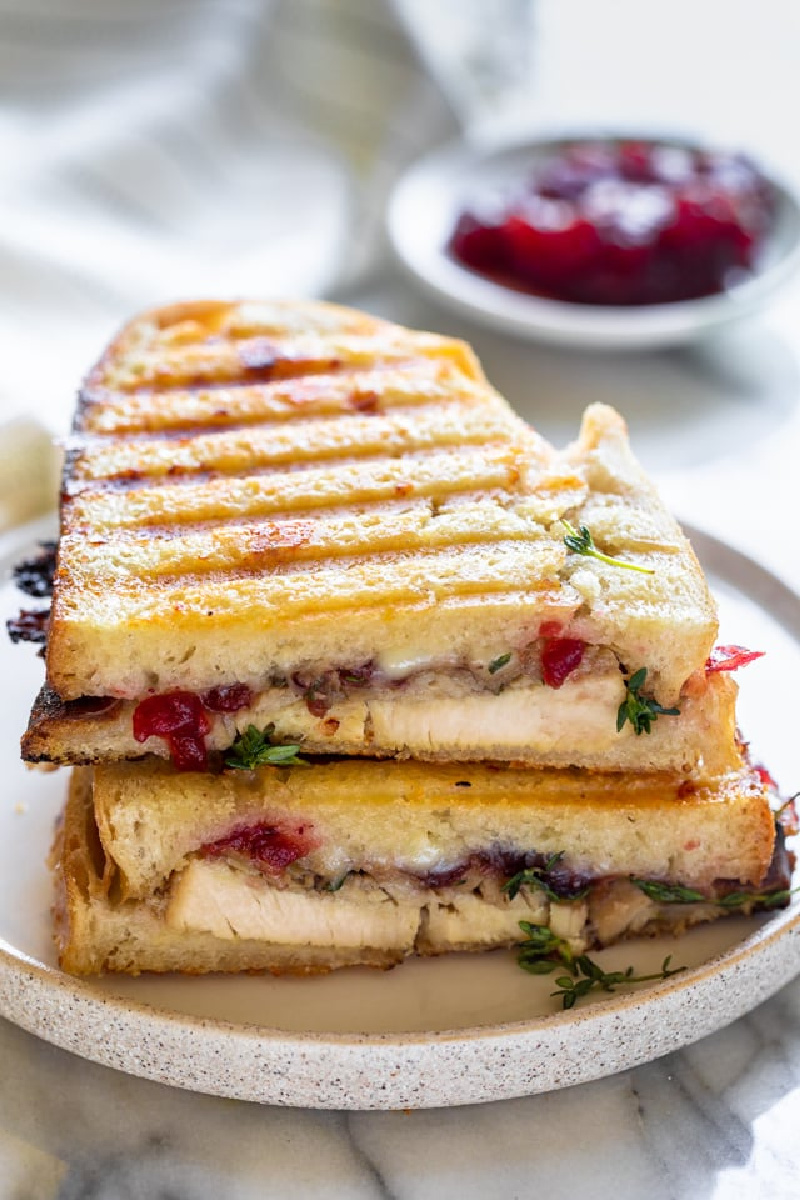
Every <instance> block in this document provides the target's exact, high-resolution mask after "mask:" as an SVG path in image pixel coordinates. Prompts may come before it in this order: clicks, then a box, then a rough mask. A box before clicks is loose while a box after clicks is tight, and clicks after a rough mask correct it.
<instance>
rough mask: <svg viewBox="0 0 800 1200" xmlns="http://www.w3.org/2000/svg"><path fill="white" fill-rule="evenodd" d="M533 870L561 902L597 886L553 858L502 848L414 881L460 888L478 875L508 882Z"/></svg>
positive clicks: (428, 884)
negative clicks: (536, 871)
mask: <svg viewBox="0 0 800 1200" xmlns="http://www.w3.org/2000/svg"><path fill="white" fill-rule="evenodd" d="M530 868H536V869H537V870H538V872H539V875H540V878H541V879H542V881H543V882H546V883H547V885H548V887H549V888H550V889H551V890H552V891H553V892H555V894H556V895H557V896H558V898H559V899H560V900H573V899H574V898H575V897H576V896H579V895H581V894H582V893H583V891H584V890H585V889H586V888H587V887H588V886H589V885H590V884H591V883H593V882H595V878H594V876H592V875H589V874H587V873H586V872H577V871H572V870H570V868H569V867H565V866H564V865H563V864H562V863H561V862H560V861H558V862H555V863H554V862H553V861H552V859H551V857H550V856H549V855H546V854H537V853H536V852H535V851H528V852H527V853H526V852H524V851H520V850H515V849H512V848H511V847H508V846H501V845H494V846H490V847H489V848H488V849H486V850H479V851H476V852H474V853H473V854H470V855H469V856H468V857H466V858H465V859H464V860H463V861H462V862H460V863H456V864H455V865H454V866H451V867H443V868H440V869H439V870H435V869H434V870H431V871H426V872H424V873H423V874H415V875H414V878H415V880H416V881H417V882H418V883H420V884H421V885H422V886H423V887H429V888H445V887H453V886H456V885H457V884H458V883H459V882H461V881H469V882H470V883H474V876H475V873H477V874H478V875H484V876H487V877H491V876H494V877H496V878H498V879H501V880H503V882H506V881H507V880H509V879H511V878H512V877H513V876H514V875H516V874H517V873H518V872H519V871H525V870H529V869H530Z"/></svg>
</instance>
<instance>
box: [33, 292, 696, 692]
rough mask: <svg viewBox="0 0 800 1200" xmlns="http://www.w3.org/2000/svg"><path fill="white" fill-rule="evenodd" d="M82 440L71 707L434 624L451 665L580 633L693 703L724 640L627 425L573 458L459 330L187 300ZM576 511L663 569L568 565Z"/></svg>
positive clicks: (68, 528)
mask: <svg viewBox="0 0 800 1200" xmlns="http://www.w3.org/2000/svg"><path fill="white" fill-rule="evenodd" d="M314 372H322V373H314ZM76 432H77V437H78V441H77V442H76V444H75V445H74V446H73V448H72V450H71V453H70V455H69V459H68V467H67V475H66V478H65V498H64V503H63V510H62V540H61V547H60V553H59V565H58V573H57V579H56V593H55V598H54V605H53V619H52V624H51V632H50V637H49V645H48V678H49V681H50V684H51V685H52V686H53V687H54V689H55V690H56V691H57V692H58V694H59V695H60V696H61V697H62V699H64V700H73V699H77V698H78V697H80V696H84V695H112V696H127V697H129V698H134V697H136V696H143V695H147V694H149V693H150V692H152V691H153V690H169V689H171V688H187V689H189V690H197V691H202V690H204V689H207V688H210V687H214V686H217V685H219V684H224V683H232V682H236V681H241V680H247V681H248V682H249V683H250V684H251V685H253V684H256V685H257V684H258V681H257V680H256V679H254V678H253V676H254V674H258V675H260V683H261V686H263V681H264V680H266V679H268V678H269V677H270V676H271V675H272V674H274V673H275V672H277V671H284V672H285V671H292V670H302V669H305V668H306V667H307V665H308V664H309V662H310V660H311V659H312V657H313V658H314V659H315V661H317V662H320V661H321V662H323V663H327V664H330V663H336V662H346V661H354V660H358V661H368V660H371V659H375V658H377V657H380V655H381V654H397V653H398V652H403V651H406V650H409V649H410V647H411V645H412V644H413V641H414V639H415V638H416V636H417V633H418V631H419V629H420V627H421V626H426V625H427V627H428V631H429V636H430V637H431V638H432V639H435V640H437V641H438V643H439V644H440V645H441V646H442V647H443V649H444V651H445V653H446V654H447V653H450V651H451V648H452V646H453V644H454V643H458V641H459V639H461V640H462V641H463V637H464V634H463V626H464V623H465V622H466V621H468V622H469V624H470V626H471V627H473V628H475V629H476V630H477V631H478V633H479V634H480V635H483V636H485V637H487V638H490V637H496V639H497V642H498V649H497V652H498V653H502V652H503V651H504V650H505V649H506V648H507V647H508V646H511V647H513V646H515V645H518V644H520V643H521V642H522V641H524V640H530V636H531V633H530V629H531V625H532V623H536V622H539V621H541V620H551V619H557V620H560V621H561V622H562V624H563V625H565V626H566V625H567V624H568V623H569V624H570V633H569V636H572V637H575V638H578V639H581V640H583V641H586V642H587V643H590V644H594V645H600V646H607V647H609V648H610V649H611V650H612V651H613V652H614V653H615V654H616V655H617V657H618V659H619V660H620V661H621V662H622V663H623V664H624V665H625V666H626V667H627V668H628V669H629V670H633V669H636V668H638V667H639V666H641V665H646V666H647V667H648V671H649V676H648V686H649V687H652V689H653V692H654V694H655V696H656V698H657V699H658V700H659V702H661V703H663V704H664V705H673V704H675V703H676V702H677V700H678V698H679V696H680V693H681V689H682V687H683V685H684V684H685V681H686V680H687V679H688V677H689V676H690V675H691V674H692V672H693V671H695V670H697V669H699V668H700V667H701V666H702V663H703V662H704V660H705V657H706V656H707V654H708V652H709V650H710V647H711V645H712V643H713V640H714V636H715V632H716V620H715V614H714V609H713V604H712V602H711V599H710V597H709V595H708V591H707V588H706V585H705V582H704V580H703V577H702V573H701V572H700V569H699V567H698V565H697V563H696V561H695V559H694V556H693V554H692V552H691V549H690V548H689V546H688V543H687V542H686V540H685V538H684V537H683V535H682V534H681V532H680V530H679V529H678V527H677V525H676V524H675V522H674V521H673V520H672V519H671V518H670V517H669V516H668V514H667V513H666V512H665V510H664V509H663V507H662V506H661V504H660V502H659V500H658V498H657V496H656V494H655V492H654V491H653V489H652V487H651V485H650V484H649V482H648V481H647V479H646V477H645V476H644V474H643V473H642V471H641V469H640V468H639V467H638V465H637V464H636V462H635V460H634V459H633V457H632V456H631V453H630V450H629V447H628V443H627V437H626V432H625V427H624V424H623V423H622V421H621V419H620V418H619V417H618V416H617V415H616V414H615V413H613V412H612V410H610V409H607V408H604V407H603V406H595V407H594V408H593V409H591V410H590V411H589V413H588V414H587V416H586V419H585V421H584V425H583V429H582V432H581V436H580V438H579V440H578V442H576V443H575V445H573V446H572V447H570V448H568V450H567V451H566V452H564V453H562V454H557V453H556V452H555V451H554V450H553V449H552V448H551V447H549V446H548V445H547V444H546V443H545V442H543V440H542V439H541V438H539V437H538V436H537V435H536V434H535V433H533V432H532V431H530V430H529V429H527V428H526V427H525V426H524V424H523V423H522V422H521V421H520V420H519V419H518V418H517V417H516V416H515V415H514V414H513V413H512V412H511V410H510V409H509V408H508V406H507V405H506V404H505V403H504V402H503V401H502V400H501V399H500V397H498V396H497V394H496V393H495V392H494V391H493V390H492V389H491V388H489V386H488V385H487V384H486V382H485V380H484V378H483V376H482V373H481V371H480V368H479V366H478V365H477V363H476V361H475V359H474V356H473V355H472V354H471V351H469V350H468V348H466V347H465V346H464V345H463V344H462V343H460V342H455V341H452V340H451V339H447V338H441V337H435V336H433V335H429V334H416V333H411V332H409V331H406V330H402V329H400V328H399V327H397V326H393V325H390V324H389V323H387V322H382V321H379V320H377V319H374V318H369V317H365V316H362V315H361V314H356V313H352V312H350V311H348V310H342V309H337V308H336V307H334V306H326V305H320V304H299V305H281V304H267V305H249V304H227V305H226V304H222V303H214V302H209V303H207V304H206V303H198V304H194V305H184V306H176V307H174V308H172V309H162V310H158V311H156V312H154V313H151V314H145V316H144V317H141V318H139V319H138V320H136V321H134V322H132V323H131V325H129V326H128V327H127V328H126V329H125V330H124V331H123V332H122V334H121V335H120V336H119V338H117V339H116V341H115V342H114V343H112V345H111V347H110V348H109V350H108V351H107V353H106V354H105V356H104V357H103V359H102V360H101V362H100V364H99V365H98V367H97V368H95V370H94V371H93V372H92V373H91V374H90V376H89V378H88V380H87V384H86V386H85V388H84V392H83V394H82V403H81V408H80V412H79V416H78V420H77V422H76ZM567 515H568V516H569V519H570V520H571V521H572V522H573V523H578V524H580V523H581V522H584V521H586V522H590V523H591V525H592V528H593V532H594V534H595V536H596V538H597V539H598V544H601V545H602V546H603V547H604V548H605V549H607V550H609V551H611V552H613V553H616V554H622V555H624V556H625V557H627V558H629V559H630V560H631V561H638V562H641V563H646V564H648V565H650V566H652V567H654V568H655V574H654V575H652V576H637V575H635V574H634V573H633V572H626V571H624V570H620V569H618V568H614V567H608V566H606V565H605V564H602V563H599V562H596V561H593V560H588V559H584V558H578V557H576V556H574V555H570V554H568V553H567V550H566V548H565V546H564V543H563V526H562V525H561V524H560V518H561V517H563V516H567ZM465 604H466V605H467V607H466V608H465V607H463V606H464V605H465ZM481 622H483V626H482V625H481ZM353 641H355V642H356V643H357V644H356V646H355V647H354V646H352V645H351V644H350V643H352V642H353ZM167 642H168V643H169V645H168V646H167ZM254 664H255V671H254ZM155 676H157V677H158V683H157V685H155V684H154V682H153V681H154V677H155Z"/></svg>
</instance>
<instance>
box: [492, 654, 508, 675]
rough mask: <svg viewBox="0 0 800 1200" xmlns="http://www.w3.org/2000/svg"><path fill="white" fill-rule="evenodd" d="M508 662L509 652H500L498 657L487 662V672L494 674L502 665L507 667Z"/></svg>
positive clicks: (500, 669)
mask: <svg viewBox="0 0 800 1200" xmlns="http://www.w3.org/2000/svg"><path fill="white" fill-rule="evenodd" d="M510 662H511V655H510V654H501V655H500V657H499V658H494V659H492V661H491V662H490V663H489V674H490V675H494V674H495V673H496V672H497V671H502V669H503V667H507V666H508V664H509V663H510Z"/></svg>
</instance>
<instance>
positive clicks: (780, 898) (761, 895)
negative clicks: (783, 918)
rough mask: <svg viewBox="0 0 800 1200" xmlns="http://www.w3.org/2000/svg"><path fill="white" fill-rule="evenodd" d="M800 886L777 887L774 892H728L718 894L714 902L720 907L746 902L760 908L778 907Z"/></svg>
mask: <svg viewBox="0 0 800 1200" xmlns="http://www.w3.org/2000/svg"><path fill="white" fill-rule="evenodd" d="M798 891H800V888H778V889H777V890H776V891H774V892H728V894H727V896H720V898H719V900H717V901H716V903H717V904H718V905H719V906H720V908H727V909H732V908H744V907H745V905H747V904H753V905H755V904H758V905H759V907H760V908H767V909H769V908H780V907H781V905H782V904H788V902H789V900H790V899H791V898H792V896H794V894H795V893H796V892H798Z"/></svg>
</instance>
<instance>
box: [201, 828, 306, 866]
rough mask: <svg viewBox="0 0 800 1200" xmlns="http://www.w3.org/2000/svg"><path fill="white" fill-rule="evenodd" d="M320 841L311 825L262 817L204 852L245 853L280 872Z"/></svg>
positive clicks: (213, 854)
mask: <svg viewBox="0 0 800 1200" xmlns="http://www.w3.org/2000/svg"><path fill="white" fill-rule="evenodd" d="M318 844H319V843H318V842H317V840H316V838H315V837H314V836H313V827H312V826H311V825H297V826H294V827H290V826H287V825H278V824H273V823H269V822H266V821H260V822H257V823H256V824H254V825H241V826H239V827H238V828H237V829H234V830H232V832H231V833H229V834H226V836H225V837H221V838H218V839H217V840H216V841H215V842H209V843H207V844H206V845H205V846H203V847H202V849H201V853H202V854H203V855H204V856H205V857H206V858H220V857H221V856H222V855H224V854H231V853H233V854H241V855H243V856H244V857H246V858H248V859H250V860H251V861H252V862H255V863H258V865H259V866H260V867H262V868H263V869H264V870H265V871H267V872H268V873H269V874H271V875H280V873H281V872H282V871H285V870H286V868H287V867H288V866H290V865H291V863H293V862H297V860H298V858H304V857H305V855H306V854H309V853H310V852H311V851H312V850H314V849H316V847H317V845H318Z"/></svg>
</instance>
